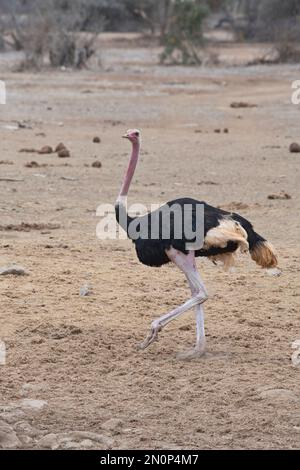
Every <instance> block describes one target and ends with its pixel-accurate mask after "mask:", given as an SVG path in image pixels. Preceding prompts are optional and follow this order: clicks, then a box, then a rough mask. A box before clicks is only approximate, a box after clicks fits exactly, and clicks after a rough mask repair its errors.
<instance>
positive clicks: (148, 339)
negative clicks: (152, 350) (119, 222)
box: [138, 322, 162, 350]
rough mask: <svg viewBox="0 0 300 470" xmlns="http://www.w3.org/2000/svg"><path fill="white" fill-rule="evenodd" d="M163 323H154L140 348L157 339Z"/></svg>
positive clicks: (144, 347) (146, 346)
mask: <svg viewBox="0 0 300 470" xmlns="http://www.w3.org/2000/svg"><path fill="white" fill-rule="evenodd" d="M161 328H162V327H161V325H160V324H159V323H155V322H154V323H153V324H152V327H151V331H150V333H149V335H148V336H147V337H146V338H145V340H144V341H143V342H142V343H140V344H139V345H138V349H142V350H143V349H146V348H148V346H150V344H152V343H153V342H154V341H157V337H158V333H159V331H160V330H161Z"/></svg>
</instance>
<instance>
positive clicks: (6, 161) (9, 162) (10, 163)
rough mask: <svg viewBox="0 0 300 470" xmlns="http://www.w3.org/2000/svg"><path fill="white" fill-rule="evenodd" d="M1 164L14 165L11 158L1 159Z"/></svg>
mask: <svg viewBox="0 0 300 470" xmlns="http://www.w3.org/2000/svg"><path fill="white" fill-rule="evenodd" d="M0 165H14V162H11V161H10V160H0Z"/></svg>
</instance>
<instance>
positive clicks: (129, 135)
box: [122, 129, 141, 144]
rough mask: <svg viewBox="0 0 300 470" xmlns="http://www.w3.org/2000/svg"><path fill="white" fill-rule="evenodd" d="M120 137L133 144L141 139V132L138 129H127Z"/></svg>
mask: <svg viewBox="0 0 300 470" xmlns="http://www.w3.org/2000/svg"><path fill="white" fill-rule="evenodd" d="M122 137H123V138H124V139H128V140H130V142H131V143H133V144H134V143H139V142H140V141H141V133H140V131H139V130H138V129H129V130H128V131H127V132H126V134H124V135H123V136H122Z"/></svg>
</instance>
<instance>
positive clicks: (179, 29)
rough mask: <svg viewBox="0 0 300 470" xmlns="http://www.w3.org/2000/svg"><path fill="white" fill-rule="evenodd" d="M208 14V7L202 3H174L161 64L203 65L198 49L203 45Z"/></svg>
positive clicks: (180, 1)
mask: <svg viewBox="0 0 300 470" xmlns="http://www.w3.org/2000/svg"><path fill="white" fill-rule="evenodd" d="M208 12H209V9H208V7H207V5H206V4H205V3H203V2H200V1H193V0H175V1H174V3H173V7H172V12H171V15H170V19H169V24H168V30H167V31H166V33H165V36H164V38H163V42H164V46H165V48H164V51H163V53H162V54H161V63H166V62H167V63H173V64H175V63H177V64H178V63H180V64H183V65H195V64H200V63H201V58H200V57H199V54H198V48H199V46H201V45H202V44H203V35H202V24H203V20H204V19H205V18H206V16H207V15H208Z"/></svg>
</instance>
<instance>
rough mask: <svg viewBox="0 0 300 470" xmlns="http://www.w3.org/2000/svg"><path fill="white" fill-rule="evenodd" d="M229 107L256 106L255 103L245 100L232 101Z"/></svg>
mask: <svg viewBox="0 0 300 470" xmlns="http://www.w3.org/2000/svg"><path fill="white" fill-rule="evenodd" d="M230 107H231V108H234V109H239V108H257V104H251V103H246V102H245V101H233V102H232V103H231V105H230Z"/></svg>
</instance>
